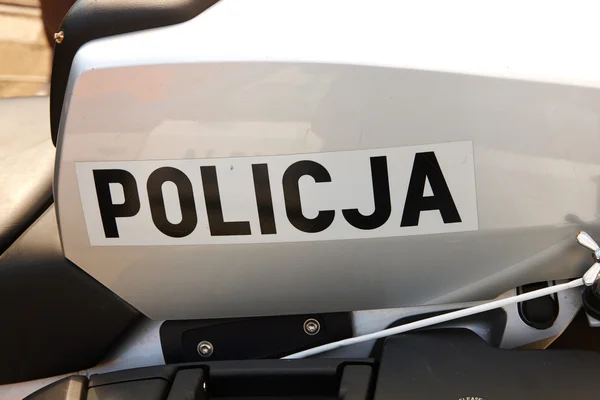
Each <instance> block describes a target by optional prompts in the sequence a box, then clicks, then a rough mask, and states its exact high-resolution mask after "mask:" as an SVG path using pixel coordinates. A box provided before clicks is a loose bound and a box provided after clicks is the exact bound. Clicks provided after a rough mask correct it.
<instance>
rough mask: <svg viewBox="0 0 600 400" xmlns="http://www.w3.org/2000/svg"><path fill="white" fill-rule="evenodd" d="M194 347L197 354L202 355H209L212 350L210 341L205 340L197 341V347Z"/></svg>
mask: <svg viewBox="0 0 600 400" xmlns="http://www.w3.org/2000/svg"><path fill="white" fill-rule="evenodd" d="M196 349H197V350H198V354H200V355H201V356H202V357H210V356H211V355H212V353H213V351H214V348H213V345H212V343H211V342H208V341H206V340H203V341H201V342H200V343H198V347H197V348H196Z"/></svg>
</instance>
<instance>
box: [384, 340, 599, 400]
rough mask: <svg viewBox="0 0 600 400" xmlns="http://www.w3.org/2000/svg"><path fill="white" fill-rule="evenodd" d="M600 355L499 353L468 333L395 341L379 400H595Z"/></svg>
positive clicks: (386, 350) (387, 358)
mask: <svg viewBox="0 0 600 400" xmlns="http://www.w3.org/2000/svg"><path fill="white" fill-rule="evenodd" d="M598 357H599V355H598V353H595V352H591V351H566V350H565V351H551V350H542V351H539V350H499V349H497V348H494V347H491V346H489V345H488V344H487V343H486V342H485V341H483V340H482V339H481V338H479V337H478V336H477V335H475V334H474V333H472V332H470V331H467V330H458V329H455V330H441V331H428V332H420V333H413V334H405V335H399V336H394V337H390V338H389V339H388V340H387V341H386V343H385V346H384V350H383V357H382V360H381V364H380V366H379V373H378V377H377V386H376V389H375V400H398V399H428V400H437V399H440V400H442V399H443V400H446V399H457V400H458V399H461V398H466V399H469V398H474V399H477V398H480V399H550V400H557V399H561V400H571V399H593V398H597V395H598V391H597V390H598V383H597V377H598V376H599V375H600V364H599V363H598Z"/></svg>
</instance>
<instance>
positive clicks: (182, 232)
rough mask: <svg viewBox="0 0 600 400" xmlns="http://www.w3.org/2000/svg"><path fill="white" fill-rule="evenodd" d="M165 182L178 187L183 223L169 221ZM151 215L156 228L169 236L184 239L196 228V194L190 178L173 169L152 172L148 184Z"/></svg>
mask: <svg viewBox="0 0 600 400" xmlns="http://www.w3.org/2000/svg"><path fill="white" fill-rule="evenodd" d="M165 182H173V183H174V184H175V186H177V194H178V196H179V206H180V207H181V221H180V222H179V223H177V224H173V223H171V222H170V221H169V220H168V219H167V210H166V208H165V199H164V197H163V191H162V186H163V184H164V183H165ZM146 189H147V190H148V200H149V203H150V214H152V221H153V222H154V225H155V226H156V228H157V229H158V230H159V231H161V232H162V233H164V234H165V235H167V236H171V237H176V238H180V237H184V236H187V235H189V234H190V233H192V232H193V231H194V229H195V228H196V224H197V223H198V216H197V215H196V204H195V203H194V192H193V190H192V183H191V182H190V180H189V178H188V177H187V176H186V175H185V174H184V173H183V172H181V171H180V170H178V169H176V168H172V167H162V168H159V169H157V170H156V171H154V172H152V173H151V174H150V176H149V177H148V182H147V183H146Z"/></svg>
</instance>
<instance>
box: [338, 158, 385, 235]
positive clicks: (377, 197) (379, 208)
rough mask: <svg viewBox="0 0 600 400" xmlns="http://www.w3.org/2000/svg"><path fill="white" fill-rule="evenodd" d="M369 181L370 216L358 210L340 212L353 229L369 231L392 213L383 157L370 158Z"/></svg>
mask: <svg viewBox="0 0 600 400" xmlns="http://www.w3.org/2000/svg"><path fill="white" fill-rule="evenodd" d="M371 180H372V181H373V200H374V204H375V210H374V211H373V213H372V214H371V215H362V214H361V213H360V211H358V209H356V208H353V209H348V210H342V213H343V214H344V218H346V221H348V223H349V224H350V225H352V226H354V227H355V228H358V229H364V230H370V229H375V228H379V227H380V226H381V225H383V224H385V223H386V221H387V220H388V218H389V217H390V214H391V212H392V203H391V200H390V182H389V178H388V169H387V159H386V158H385V156H379V157H371Z"/></svg>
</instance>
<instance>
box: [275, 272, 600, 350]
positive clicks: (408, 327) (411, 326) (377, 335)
mask: <svg viewBox="0 0 600 400" xmlns="http://www.w3.org/2000/svg"><path fill="white" fill-rule="evenodd" d="M596 265H597V264H596ZM592 268H594V266H592ZM590 269H591V268H590ZM582 285H584V281H583V278H579V279H575V280H572V281H570V282H567V283H563V284H560V285H555V286H550V287H547V288H544V289H538V290H534V291H533V292H529V293H523V294H520V295H517V296H511V297H507V298H504V299H500V300H494V301H490V302H487V303H483V304H479V305H477V306H473V307H469V308H464V309H462V310H458V311H453V312H449V313H446V314H442V315H438V316H435V317H431V318H425V319H422V320H419V321H415V322H411V323H408V324H404V325H400V326H396V327H394V328H389V329H384V330H381V331H377V332H373V333H368V334H366V335H362V336H356V337H353V338H350V339H344V340H340V341H337V342H332V343H327V344H324V345H322V346H317V347H313V348H312V349H308V350H304V351H301V352H298V353H295V354H291V355H289V356H286V357H283V359H285V360H291V359H296V358H304V357H309V356H313V355H315V354H320V353H324V352H326V351H329V350H334V349H337V348H340V347H344V346H350V345H352V344H357V343H362V342H367V341H369V340H374V339H381V338H384V337H387V336H391V335H397V334H399V333H404V332H408V331H412V330H415V329H421V328H425V327H428V326H431V325H436V324H440V323H442V322H448V321H452V320H454V319H458V318H463V317H468V316H470V315H474V314H479V313H482V312H486V311H489V310H493V309H495V308H500V307H504V306H508V305H510V304H516V303H520V302H522V301H527V300H532V299H537V298H538V297H542V296H547V295H549V294H553V293H558V292H562V291H563V290H568V289H572V288H576V287H578V286H582Z"/></svg>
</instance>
